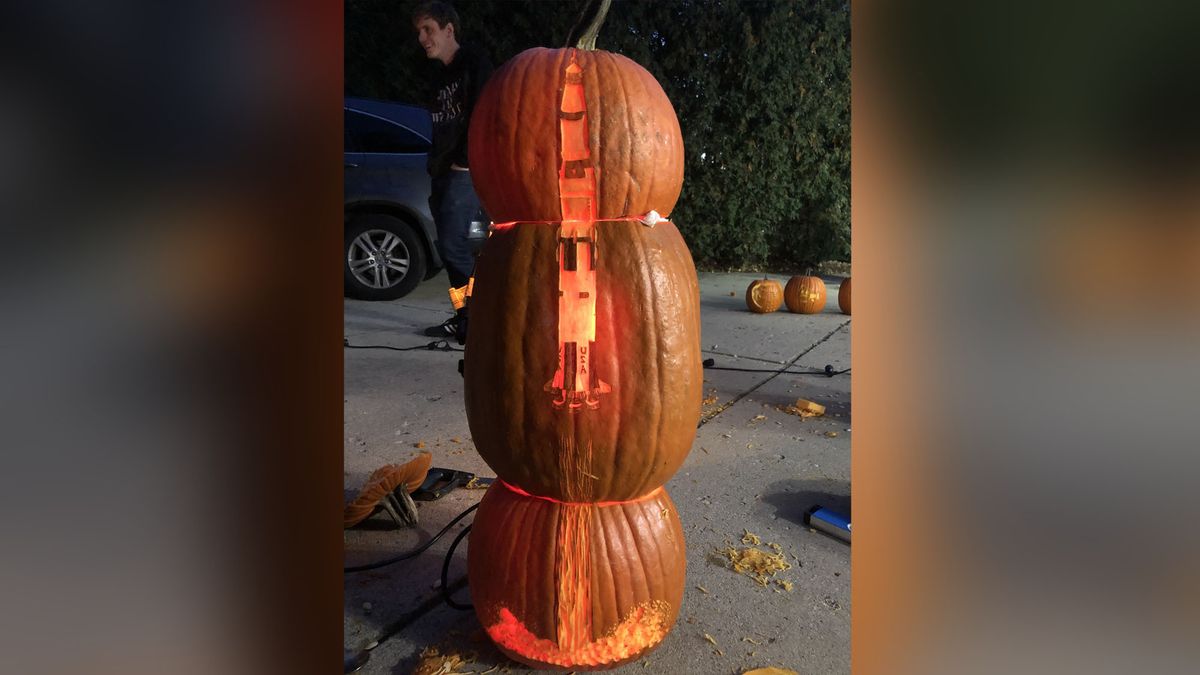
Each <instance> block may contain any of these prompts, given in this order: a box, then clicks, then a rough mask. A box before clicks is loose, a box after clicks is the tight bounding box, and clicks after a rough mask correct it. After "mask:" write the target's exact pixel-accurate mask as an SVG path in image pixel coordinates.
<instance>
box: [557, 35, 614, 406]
mask: <svg viewBox="0 0 1200 675" xmlns="http://www.w3.org/2000/svg"><path fill="white" fill-rule="evenodd" d="M558 127H559V136H560V140H561V147H562V161H561V163H560V164H559V169H558V196H559V203H560V204H561V206H562V224H561V225H560V229H559V235H558V242H559V248H558V368H557V369H556V370H555V372H554V377H553V378H552V379H551V380H550V381H549V382H547V383H546V391H550V392H553V393H554V394H555V395H556V396H557V398H555V399H554V407H556V408H562V407H566V408H567V409H568V410H572V411H575V410H578V409H580V408H583V407H584V406H586V407H588V408H593V409H594V408H597V407H599V405H600V395H601V394H606V393H608V392H610V391H612V387H611V386H609V384H608V383H607V382H604V381H603V380H601V379H599V378H594V383H593V373H592V366H591V353H592V346H593V343H594V342H595V340H596V259H597V253H598V252H597V249H596V217H597V208H596V171H597V169H596V167H594V166H592V162H591V150H590V148H589V147H588V125H587V102H586V100H585V98H584V94H583V69H581V68H580V67H579V64H578V63H577V62H576V61H575V59H574V57H572V59H571V63H570V64H569V65H568V66H567V71H566V80H565V84H564V86H563V95H562V102H561V104H560V106H559V113H558Z"/></svg>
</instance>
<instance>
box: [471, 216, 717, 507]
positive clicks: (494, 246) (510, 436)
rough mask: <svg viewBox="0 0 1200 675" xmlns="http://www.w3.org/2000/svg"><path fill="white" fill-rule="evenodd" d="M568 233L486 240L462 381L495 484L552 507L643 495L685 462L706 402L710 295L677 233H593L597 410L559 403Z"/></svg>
mask: <svg viewBox="0 0 1200 675" xmlns="http://www.w3.org/2000/svg"><path fill="white" fill-rule="evenodd" d="M558 237H559V228H558V227H557V226H554V225H544V224H539V223H518V224H517V225H514V226H512V227H507V228H502V229H500V230H497V231H496V232H494V233H493V234H492V236H491V237H490V238H489V239H488V242H487V246H486V247H485V248H484V250H483V252H482V253H481V254H480V256H479V259H478V261H477V263H476V267H475V286H474V291H473V294H472V296H471V330H470V331H469V332H468V334H467V358H466V362H465V369H464V372H463V375H464V378H465V383H464V386H465V390H466V393H465V398H466V408H467V420H468V422H469V424H470V427H471V435H472V438H474V441H475V446H476V448H478V450H479V454H480V455H482V456H483V459H484V460H485V461H487V463H488V465H489V466H491V467H492V468H493V469H494V470H495V471H496V474H497V475H498V476H500V477H501V478H503V479H504V480H506V481H508V482H509V483H512V484H514V485H517V486H520V487H521V488H522V489H524V490H526V491H528V492H530V493H532V494H535V495H539V496H543V497H553V498H555V499H560V500H565V501H609V500H625V499H633V498H636V497H640V496H642V495H644V494H646V493H647V492H650V491H651V490H653V489H654V488H657V487H658V486H660V485H662V484H664V483H665V482H666V481H667V480H668V479H669V478H670V477H671V475H672V474H674V473H675V471H676V470H677V469H678V468H679V465H680V464H682V463H683V460H684V458H685V457H686V456H687V453H688V450H689V449H690V448H691V444H692V440H693V438H695V435H696V424H697V422H698V421H699V416H700V399H701V398H702V397H703V394H702V385H703V368H702V366H701V357H700V293H699V288H698V285H697V281H696V270H695V267H694V266H693V264H692V257H691V254H690V253H689V252H688V249H687V246H686V245H685V244H684V242H683V238H682V237H681V236H680V234H679V231H678V230H677V229H676V228H675V226H674V225H672V224H671V223H670V222H661V223H659V224H657V225H655V226H654V227H652V228H651V227H646V226H645V225H642V224H641V223H638V222H629V221H608V222H601V223H598V224H597V225H596V238H597V241H596V242H595V245H596V251H598V253H599V256H598V258H597V260H596V261H595V262H596V282H595V286H596V298H595V300H596V302H595V342H594V343H593V347H592V350H591V354H590V355H589V357H588V358H589V360H590V364H589V370H590V373H591V375H592V377H593V379H594V380H600V381H602V382H604V383H605V384H606V385H607V386H608V388H609V389H610V391H609V392H608V393H603V394H599V395H598V400H599V404H598V406H597V407H596V409H594V410H585V411H579V410H571V409H569V408H566V407H561V408H557V407H555V406H553V405H552V398H553V394H551V393H550V392H548V391H547V385H548V384H549V383H550V381H551V379H552V378H554V376H555V372H556V370H558V369H559V368H560V363H559V358H560V357H559V354H560V352H559V348H558V344H557V341H556V338H557V329H558V322H559V320H560V316H559V287H558V281H557V277H558V273H559V263H558V258H557V257H556V255H555V251H556V249H557V247H558Z"/></svg>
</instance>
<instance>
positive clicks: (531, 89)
mask: <svg viewBox="0 0 1200 675" xmlns="http://www.w3.org/2000/svg"><path fill="white" fill-rule="evenodd" d="M572 58H574V59H575V60H576V62H577V63H578V64H579V66H580V68H581V69H582V71H583V91H584V97H585V99H586V108H587V122H588V140H589V151H590V153H591V157H590V165H591V166H592V167H593V168H594V169H595V173H596V197H597V202H598V203H597V210H596V213H597V216H598V217H599V218H600V219H602V220H603V219H609V218H621V217H625V216H639V215H642V214H645V213H648V212H649V211H657V212H658V213H659V214H661V215H664V216H666V215H669V214H670V213H671V210H672V209H674V208H675V202H676V201H677V200H678V199H679V192H680V190H681V189H682V188H683V136H682V135H681V134H680V131H679V120H678V119H677V118H676V117H675V109H674V108H673V107H672V106H671V102H670V100H668V99H667V95H666V93H664V92H663V89H662V87H661V86H660V85H659V84H658V81H657V80H655V79H654V77H653V76H652V75H651V74H650V73H649V72H647V71H646V69H645V68H642V67H641V66H639V65H638V64H637V63H635V62H633V61H632V60H630V59H628V58H626V57H624V56H621V55H620V54H613V53H611V52H604V51H590V50H582V49H575V48H568V49H545V48H540V47H539V48H534V49H528V50H526V51H523V52H521V53H520V54H517V55H516V56H515V57H513V58H512V59H511V60H509V61H508V62H507V63H505V64H504V65H503V66H501V67H500V68H499V69H498V70H497V71H496V72H495V73H494V74H493V75H492V77H491V79H490V80H488V83H487V85H486V86H485V87H484V89H483V92H482V93H481V94H480V97H479V101H478V103H476V105H475V111H474V112H473V113H472V115H471V129H470V137H469V139H468V148H469V153H470V162H471V178H472V180H473V181H474V183H475V191H476V192H477V193H478V194H479V199H480V201H481V202H482V203H483V207H484V209H485V210H486V211H487V213H488V215H489V216H490V217H491V219H492V220H494V221H496V222H511V221H559V220H562V207H561V202H560V199H559V168H560V165H561V155H560V150H559V146H560V144H561V139H560V137H559V109H560V102H561V100H562V95H563V89H564V84H565V78H566V70H567V66H568V64H570V62H571V59H572Z"/></svg>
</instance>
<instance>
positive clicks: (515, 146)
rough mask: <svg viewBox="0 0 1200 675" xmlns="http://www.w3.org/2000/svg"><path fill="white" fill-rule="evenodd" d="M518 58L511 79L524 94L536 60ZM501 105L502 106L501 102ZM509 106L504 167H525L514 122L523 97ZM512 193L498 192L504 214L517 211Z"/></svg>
mask: <svg viewBox="0 0 1200 675" xmlns="http://www.w3.org/2000/svg"><path fill="white" fill-rule="evenodd" d="M519 56H520V55H518V58H517V59H515V60H514V61H515V64H516V65H520V66H521V67H520V68H514V71H515V72H514V73H513V75H512V77H513V78H514V79H516V81H517V88H516V90H517V91H519V92H524V91H525V81H526V80H528V79H529V71H530V70H533V69H534V68H535V67H536V66H537V64H538V59H534V58H525V59H521V58H519ZM502 104H503V101H502ZM511 105H513V106H515V107H516V110H514V111H513V112H514V114H513V119H514V122H513V123H511V124H509V127H508V136H509V138H508V141H507V148H508V151H509V153H511V154H510V155H509V156H508V157H506V158H505V162H504V165H505V166H525V165H524V164H523V163H522V158H521V156H520V154H519V153H520V152H521V144H520V143H518V142H517V138H518V137H519V136H520V135H521V125H520V124H517V123H516V122H515V120H519V119H521V118H522V117H523V115H522V113H523V110H522V107H523V106H524V105H525V97H524V96H522V97H519V98H518V99H517V100H516V101H514V102H512V103H511ZM497 107H498V108H499V109H500V110H503V106H502V105H500V106H497ZM502 119H503V117H502ZM505 121H507V120H505ZM521 191H522V192H523V193H528V189H527V188H524V187H523V186H522V190H521ZM513 192H515V190H514V191H511V192H510V191H509V190H501V191H500V194H501V196H502V200H503V203H504V212H506V213H515V212H517V211H518V210H519V209H518V208H517V207H518V204H517V203H515V202H516V200H517V198H518V196H517V195H515V194H513ZM521 198H523V199H525V200H526V201H529V197H528V196H527V195H525V194H523V195H521Z"/></svg>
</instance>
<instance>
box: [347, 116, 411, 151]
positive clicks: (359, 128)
mask: <svg viewBox="0 0 1200 675" xmlns="http://www.w3.org/2000/svg"><path fill="white" fill-rule="evenodd" d="M345 142H346V152H406V153H413V152H428V151H429V141H426V140H425V139H424V138H421V136H419V135H418V134H417V133H416V132H414V131H412V130H410V129H408V128H406V127H402V126H400V125H399V124H393V123H392V122H389V121H387V120H385V119H381V118H379V117H375V116H373V115H365V114H363V113H360V112H358V111H355V110H346V134H345Z"/></svg>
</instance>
